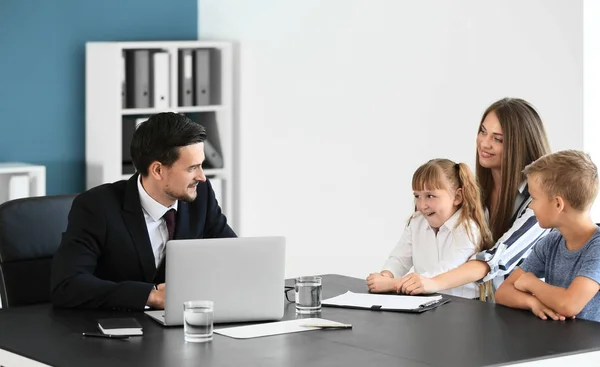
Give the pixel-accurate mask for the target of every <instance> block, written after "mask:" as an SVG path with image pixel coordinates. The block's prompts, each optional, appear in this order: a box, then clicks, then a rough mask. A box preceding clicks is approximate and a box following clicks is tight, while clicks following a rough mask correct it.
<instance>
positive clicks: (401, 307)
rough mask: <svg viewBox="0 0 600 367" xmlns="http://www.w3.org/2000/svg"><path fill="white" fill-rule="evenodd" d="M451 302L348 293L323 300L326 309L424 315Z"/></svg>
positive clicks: (436, 299)
mask: <svg viewBox="0 0 600 367" xmlns="http://www.w3.org/2000/svg"><path fill="white" fill-rule="evenodd" d="M448 302H450V298H449V297H447V296H442V295H437V296H403V295H395V294H371V293H354V292H350V291H348V292H346V293H344V294H342V295H339V296H336V297H332V298H328V299H326V300H323V301H322V302H321V304H322V305H323V306H326V307H339V308H354V309H361V310H372V311H392V312H409V313H422V312H425V311H429V310H433V309H434V308H437V307H439V306H441V305H443V304H446V303H448Z"/></svg>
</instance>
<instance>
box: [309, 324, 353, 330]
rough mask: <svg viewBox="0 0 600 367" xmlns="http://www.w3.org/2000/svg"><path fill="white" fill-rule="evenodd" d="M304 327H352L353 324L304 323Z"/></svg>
mask: <svg viewBox="0 0 600 367" xmlns="http://www.w3.org/2000/svg"><path fill="white" fill-rule="evenodd" d="M300 326H302V327H318V328H323V329H325V328H330V329H352V325H351V324H303V325H300Z"/></svg>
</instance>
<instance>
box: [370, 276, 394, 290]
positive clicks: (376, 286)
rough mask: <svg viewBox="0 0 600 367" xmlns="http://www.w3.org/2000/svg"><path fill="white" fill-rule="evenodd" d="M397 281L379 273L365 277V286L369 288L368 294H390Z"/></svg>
mask: <svg viewBox="0 0 600 367" xmlns="http://www.w3.org/2000/svg"><path fill="white" fill-rule="evenodd" d="M397 280H398V279H394V278H390V277H389V276H385V275H382V274H381V273H371V274H369V276H368V277H367V286H368V287H369V292H373V293H385V292H392V291H394V285H395V282H396V281H397Z"/></svg>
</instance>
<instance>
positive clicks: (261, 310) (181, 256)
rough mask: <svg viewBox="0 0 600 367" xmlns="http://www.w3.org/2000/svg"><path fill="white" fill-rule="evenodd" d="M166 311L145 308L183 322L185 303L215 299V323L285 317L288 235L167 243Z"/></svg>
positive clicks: (160, 316) (165, 322)
mask: <svg viewBox="0 0 600 367" xmlns="http://www.w3.org/2000/svg"><path fill="white" fill-rule="evenodd" d="M165 278H166V279H165V285H166V289H165V310H164V311H162V310H160V311H156V310H154V311H146V314H147V315H149V316H150V317H152V318H153V319H154V320H156V321H158V322H160V323H161V324H163V325H169V326H171V325H183V302H185V301H189V300H207V301H213V302H214V322H215V323H222V322H243V321H262V320H279V319H281V318H282V317H283V311H284V297H283V290H284V286H285V237H246V238H216V239H196V240H172V241H169V242H168V243H167V264H166V274H165Z"/></svg>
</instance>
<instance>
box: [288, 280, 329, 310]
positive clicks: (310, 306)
mask: <svg viewBox="0 0 600 367" xmlns="http://www.w3.org/2000/svg"><path fill="white" fill-rule="evenodd" d="M295 291H296V294H295V296H296V313H299V314H315V313H318V312H321V295H322V291H323V285H322V283H321V277H299V278H296V286H295Z"/></svg>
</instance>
